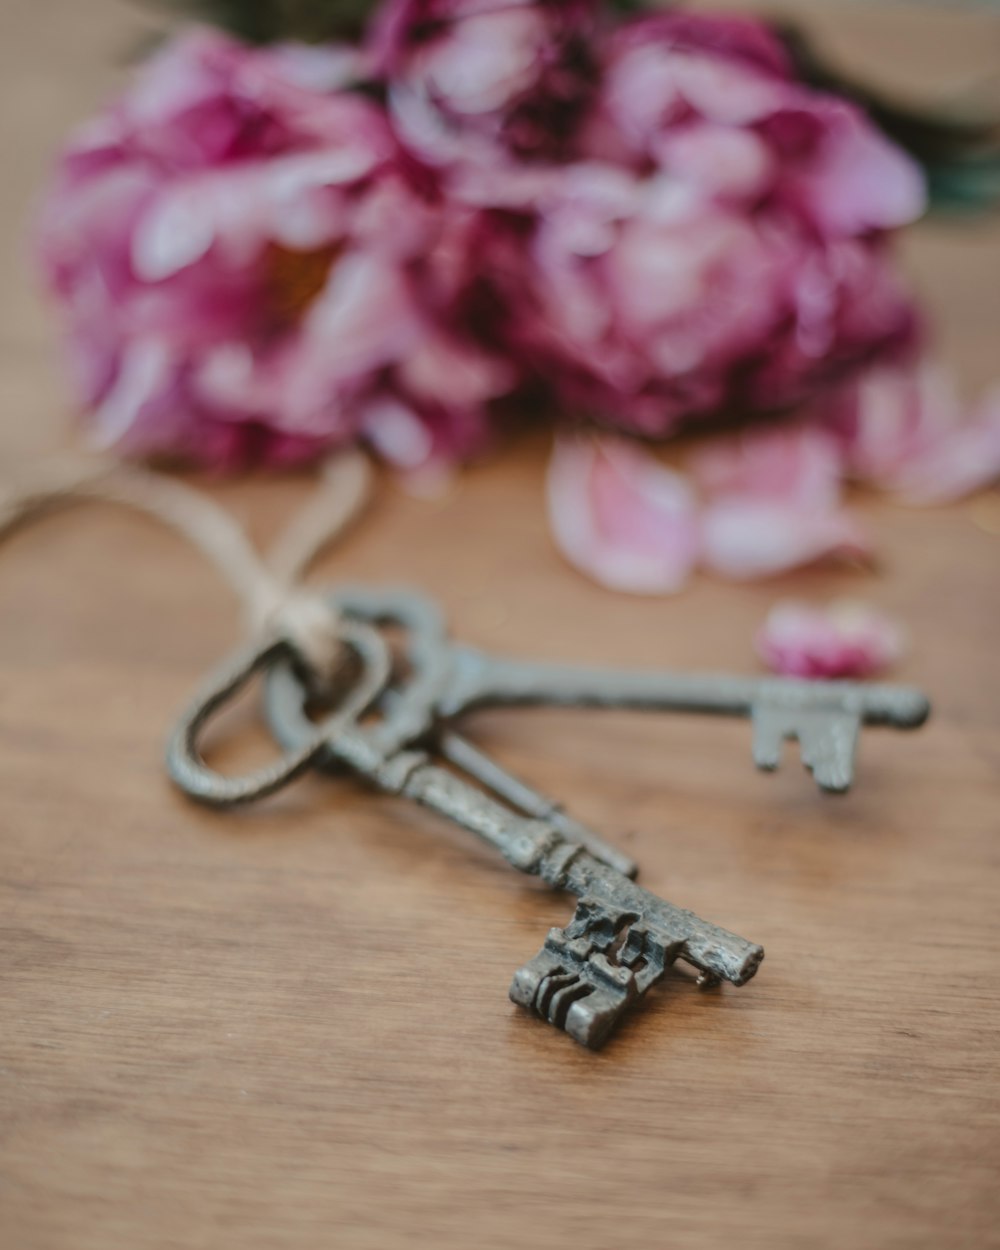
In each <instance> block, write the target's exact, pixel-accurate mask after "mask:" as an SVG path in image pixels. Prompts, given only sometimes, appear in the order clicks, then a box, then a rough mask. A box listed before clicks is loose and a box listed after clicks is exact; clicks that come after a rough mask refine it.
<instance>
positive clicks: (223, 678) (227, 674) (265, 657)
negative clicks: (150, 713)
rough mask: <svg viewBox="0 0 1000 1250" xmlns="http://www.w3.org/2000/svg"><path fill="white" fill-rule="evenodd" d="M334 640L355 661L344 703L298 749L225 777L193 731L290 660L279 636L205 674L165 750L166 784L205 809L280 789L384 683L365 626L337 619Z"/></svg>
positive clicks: (386, 672)
mask: <svg viewBox="0 0 1000 1250" xmlns="http://www.w3.org/2000/svg"><path fill="white" fill-rule="evenodd" d="M338 637H339V640H340V641H341V642H342V643H343V644H344V646H345V647H346V648H348V649H349V650H350V651H352V652H353V653H354V655H355V657H356V658H357V659H358V660H359V661H360V662H361V671H360V674H359V676H358V677H357V679H356V680H355V681H354V682H353V684H352V685H351V687H350V689H349V690H348V691H347V694H346V696H345V697H344V701H343V702H342V704H341V706H340V707H338V708H337V710H336V711H334V712H333V713H332V714H331V715H329V716H327V717H326V718H324V720H322V721H321V722H320V723H319V724H317V725H316V727H315V729H314V730H313V732H312V733H311V734H310V735H309V736H308V738H307V739H306V740H305V741H304V742H302V743H301V744H300V745H298V746H297V747H295V748H294V749H292V750H289V751H286V752H285V753H284V754H283V755H281V756H280V757H279V758H278V759H277V760H274V761H272V762H271V763H269V764H264V765H263V766H262V767H260V768H257V769H255V770H254V771H253V772H250V773H245V774H243V775H242V776H237V777H232V776H226V775H224V774H222V773H219V772H216V771H215V769H213V768H210V767H209V766H208V764H206V763H205V760H204V758H203V756H202V754H201V750H200V748H199V740H200V737H201V732H202V730H203V729H204V728H205V725H206V724H207V723H208V721H209V720H210V719H211V718H212V716H213V715H214V714H215V713H216V712H217V711H219V710H220V709H221V708H222V707H224V706H225V705H226V704H227V703H228V702H230V700H232V699H233V698H234V697H235V696H236V695H237V694H239V692H240V691H241V690H242V689H243V688H244V686H246V684H247V682H249V681H250V679H251V678H252V677H253V676H254V675H255V674H257V673H263V672H268V671H270V670H271V669H272V668H273V667H274V666H275V665H276V664H278V663H280V662H285V661H294V659H295V658H296V656H295V648H294V647H293V646H292V644H291V642H289V640H288V639H287V638H278V639H273V640H271V641H270V642H266V643H264V644H263V645H258V646H256V647H252V648H243V649H242V650H241V651H239V652H237V653H236V654H235V655H234V656H231V657H230V658H229V659H228V660H226V661H224V662H223V664H222V665H220V667H219V668H218V669H216V671H215V672H214V673H212V674H211V675H210V676H209V678H208V680H207V681H206V682H205V684H204V685H203V686H202V688H201V689H200V690H199V692H198V693H197V694H196V695H195V697H194V699H193V700H192V701H191V703H190V704H189V706H188V707H187V709H186V710H185V711H184V712H183V713H182V715H181V717H180V719H179V720H178V722H177V725H176V728H175V729H174V731H173V733H172V734H171V736H170V740H169V742H168V744H167V753H166V764H167V772H168V773H169V774H170V777H171V779H172V780H173V781H174V783H175V784H176V785H178V786H179V787H180V788H181V789H182V790H183V791H184V792H185V793H186V794H188V795H189V796H190V797H191V798H193V799H197V800H198V802H200V803H205V804H207V805H208V806H209V807H233V806H236V805H237V804H240V803H250V802H252V801H253V800H255V799H260V798H264V797H265V796H267V795H269V794H273V793H274V792H275V791H276V790H280V789H281V788H282V787H283V786H285V785H287V784H288V783H289V782H290V781H294V780H295V778H296V777H299V776H300V775H301V774H302V773H304V772H305V771H306V770H307V769H308V768H309V767H310V766H311V765H312V764H314V763H315V761H316V760H317V758H318V757H319V756H320V754H321V753H322V752H323V751H324V749H327V748H328V744H329V740H330V739H331V738H333V737H336V736H337V735H338V734H339V733H341V732H342V731H343V730H344V728H345V727H346V726H347V725H349V724H351V723H353V722H354V721H356V720H357V718H358V717H359V716H362V715H363V714H364V713H365V711H367V709H368V708H369V707H370V706H371V705H372V704H373V703H374V702H375V700H376V699H377V698H378V697H379V695H380V694H381V693H382V692H383V690H384V689H385V687H386V686H387V685H388V683H389V679H390V676H391V674H392V659H391V656H390V654H389V648H388V646H387V645H386V643H385V641H384V640H383V638H382V637H381V635H380V634H379V633H378V631H377V630H375V629H373V628H372V627H371V626H369V625H365V624H363V623H362V622H360V621H354V620H346V619H345V620H342V621H341V622H340V623H339V625H338Z"/></svg>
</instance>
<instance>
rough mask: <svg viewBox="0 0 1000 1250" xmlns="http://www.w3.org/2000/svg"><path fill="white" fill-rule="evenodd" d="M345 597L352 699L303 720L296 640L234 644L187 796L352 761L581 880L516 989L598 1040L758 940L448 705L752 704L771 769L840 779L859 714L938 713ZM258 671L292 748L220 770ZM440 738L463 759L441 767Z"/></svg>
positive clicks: (187, 751)
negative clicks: (393, 632) (508, 641)
mask: <svg viewBox="0 0 1000 1250" xmlns="http://www.w3.org/2000/svg"><path fill="white" fill-rule="evenodd" d="M333 600H334V602H335V603H336V605H337V607H338V608H339V609H340V611H341V612H342V613H343V615H344V619H345V627H344V635H343V636H344V641H345V643H346V644H347V645H348V646H349V647H350V648H351V649H352V650H353V652H354V654H355V659H356V667H357V668H358V670H359V673H360V676H357V675H356V676H355V677H354V678H353V679H352V680H351V682H350V683H349V689H348V690H347V691H346V694H345V698H346V702H345V703H344V704H343V705H342V706H341V708H340V710H339V711H338V712H336V713H335V714H334V715H333V716H332V717H331V718H329V719H328V720H327V721H326V722H324V723H322V724H321V725H319V726H318V727H317V726H316V725H314V724H313V723H312V722H311V721H310V720H309V719H308V716H307V714H306V710H305V705H306V702H307V691H306V689H305V687H304V685H303V683H302V681H301V680H300V677H299V676H298V675H297V673H296V670H295V667H294V665H293V663H292V658H293V657H292V656H291V654H290V651H289V648H288V647H287V646H282V645H281V644H275V645H273V646H272V647H271V648H269V649H267V650H266V651H262V652H258V653H252V654H250V655H247V656H241V657H238V658H237V661H236V662H235V663H234V664H231V665H230V666H228V667H227V668H226V669H225V670H224V671H223V672H222V673H221V674H220V675H219V676H218V677H217V678H216V679H214V680H213V681H212V682H211V683H210V685H209V687H208V689H207V690H206V691H205V692H204V694H203V695H202V697H201V698H200V699H199V700H198V701H196V703H195V704H194V706H193V707H192V709H191V710H190V711H189V713H188V714H187V715H186V716H185V717H184V718H183V719H182V721H181V723H180V725H179V726H178V729H177V731H176V732H175V734H174V736H173V739H172V741H171V743H170V746H169V748H168V767H169V770H170V773H171V775H172V777H173V778H174V780H175V781H176V782H177V783H178V784H179V785H180V786H181V787H182V788H183V789H184V790H185V791H187V792H188V793H189V794H191V795H192V796H194V797H196V798H198V799H200V800H202V801H204V802H209V803H214V804H220V805H225V804H231V803H234V802H242V801H247V800H249V799H250V798H253V797H256V796H257V795H258V794H261V793H267V792H269V791H271V790H273V789H275V788H277V786H278V785H280V784H283V783H284V782H285V781H287V780H289V779H290V778H291V777H293V776H295V775H297V774H298V773H300V772H301V771H303V769H305V768H307V767H310V766H320V767H323V768H327V769H330V770H333V771H342V770H344V769H347V770H350V771H352V772H354V773H355V774H356V775H359V776H361V777H362V778H364V779H366V780H367V781H368V782H369V783H371V784H372V785H374V786H375V787H376V788H377V789H379V790H382V791H384V792H386V793H390V794H396V795H403V796H406V797H409V798H412V799H414V800H416V801H417V802H419V803H421V804H422V805H424V806H426V807H429V808H432V809H433V810H435V811H437V812H439V813H441V814H442V815H445V816H447V817H449V818H450V819H452V820H454V821H456V822H457V823H458V824H460V825H462V826H463V827H464V828H466V829H469V830H470V831H472V832H473V833H476V834H477V835H478V836H480V837H481V838H483V839H484V840H486V841H487V842H489V843H490V844H491V845H493V846H494V847H496V848H497V849H498V850H499V851H500V852H501V854H503V855H504V857H505V858H506V859H507V860H508V862H510V863H511V864H512V865H513V866H514V867H516V868H518V869H520V870H521V871H523V872H526V873H530V874H533V875H537V876H539V877H541V878H542V879H543V880H544V881H546V882H547V883H548V884H549V885H551V886H553V887H554V888H557V889H565V890H568V891H569V892H571V893H573V894H575V895H576V896H577V898H578V900H579V901H578V904H577V909H576V912H575V914H574V916H573V919H572V921H571V922H570V924H569V925H567V926H566V927H565V928H564V929H552V930H551V931H550V933H549V936H548V938H547V939H546V941H545V944H544V945H543V947H542V949H541V951H540V952H539V954H538V955H536V956H535V957H534V959H532V960H531V961H530V962H529V963H528V964H526V965H525V966H524V967H523V968H522V969H520V971H519V972H518V973H517V974H516V975H515V977H514V980H513V983H512V985H511V989H510V996H511V998H512V999H513V1000H514V1002H516V1003H519V1004H520V1005H522V1006H525V1007H528V1008H530V1009H532V1010H534V1011H535V1012H536V1013H537V1014H539V1015H541V1016H542V1017H543V1018H545V1019H547V1020H548V1021H549V1022H550V1023H552V1024H555V1025H557V1026H558V1027H560V1028H563V1029H565V1030H566V1031H567V1032H568V1033H569V1034H570V1035H571V1036H572V1037H573V1038H575V1039H576V1040H577V1041H579V1042H581V1043H583V1044H584V1045H587V1046H591V1047H597V1046H600V1045H601V1044H602V1043H603V1041H604V1040H605V1038H606V1037H607V1035H608V1033H609V1031H610V1030H611V1028H612V1027H613V1026H614V1024H615V1023H616V1022H617V1021H618V1019H619V1018H620V1017H621V1015H622V1014H623V1012H625V1011H626V1010H627V1009H628V1008H629V1007H630V1006H631V1005H633V1004H634V1003H635V1002H637V1001H638V999H639V998H641V997H642V995H644V994H645V993H646V992H647V991H648V990H649V989H650V988H651V986H652V985H654V984H655V983H656V982H657V981H658V980H660V979H661V978H662V977H663V976H664V975H665V974H666V972H667V970H668V969H669V967H670V966H671V965H672V964H673V962H674V961H675V960H677V959H682V960H683V961H684V962H686V963H688V964H691V965H692V966H693V967H695V968H696V969H697V970H698V972H699V973H700V976H699V983H700V984H702V985H712V984H716V983H717V982H718V981H720V980H728V981H730V982H732V983H733V984H734V985H743V984H745V983H746V982H747V981H748V980H749V979H750V978H751V977H752V976H753V975H754V973H755V972H756V970H757V967H758V966H759V964H760V961H761V959H762V958H763V954H764V952H763V950H762V948H761V947H760V946H757V945H755V944H753V943H751V942H748V941H746V940H745V939H744V938H741V937H738V936H737V935H736V934H733V933H730V932H728V931H727V930H725V929H722V928H719V927H718V926H716V925H713V924H711V923H709V922H707V921H704V920H701V919H700V918H699V917H697V916H695V915H694V914H693V913H692V912H689V911H685V910H684V909H682V908H679V907H676V906H674V904H672V903H668V902H666V901H665V900H663V899H660V898H658V897H657V896H656V895H654V894H651V893H650V892H648V891H647V890H644V889H642V888H641V887H640V886H637V885H636V884H635V883H634V882H633V881H632V880H631V879H630V877H631V876H632V875H633V874H634V871H635V866H634V865H633V864H632V863H631V861H630V860H628V859H627V858H626V857H624V856H622V855H621V854H620V852H617V851H615V850H614V848H611V847H608V846H607V844H606V843H604V841H603V840H602V839H600V838H599V837H598V836H597V835H596V834H594V833H593V832H592V831H590V830H588V829H586V828H585V827H584V826H582V825H580V824H578V822H576V821H573V820H572V819H571V818H570V817H568V816H566V815H565V813H563V812H562V811H561V809H559V808H558V807H557V806H556V805H554V804H552V803H551V802H550V801H549V800H547V799H545V798H544V797H543V796H541V795H539V794H537V792H535V791H534V790H532V789H531V788H530V787H527V786H525V785H524V783H523V782H520V781H518V780H517V779H516V778H513V777H512V776H511V775H510V774H509V773H507V772H506V771H505V770H503V769H501V768H500V767H499V766H498V765H496V764H495V763H493V762H492V761H490V760H489V759H488V758H487V757H485V756H483V755H482V753H480V752H478V751H477V750H476V749H475V748H474V747H472V746H471V744H469V743H467V742H466V741H465V739H464V738H462V737H460V736H459V735H458V734H457V733H456V732H455V730H454V728H453V727H452V725H451V721H452V720H453V719H454V718H456V717H457V716H458V715H459V714H460V713H461V712H463V711H466V710H468V709H470V708H473V707H482V706H485V705H489V704H532V703H534V704H538V703H556V704H562V705H568V706H598V707H633V708H646V709H658V710H682V711H709V712H715V713H730V714H750V715H751V716H752V717H753V719H754V725H755V758H756V759H757V762H758V764H759V765H761V766H762V767H774V766H775V765H776V764H777V762H778V759H777V754H778V753H777V749H776V748H777V747H779V746H780V742H781V740H782V738H784V737H789V736H797V737H798V738H799V740H800V742H801V744H802V747H803V758H804V760H805V762H806V763H807V765H809V766H810V767H812V769H813V771H814V773H815V775H816V777H817V780H818V781H819V783H820V784H821V785H823V786H825V787H826V788H830V789H845V788H846V787H847V786H848V785H849V784H850V781H851V778H852V765H853V756H854V749H855V744H856V739H857V736H858V730H859V728H860V725H861V723H862V721H871V722H875V723H887V724H892V725H896V726H899V727H911V726H915V725H918V724H920V723H921V722H922V721H923V720H924V719H925V718H926V716H927V713H928V704H927V701H926V699H925V698H924V696H923V695H921V694H920V693H919V692H917V691H913V690H907V689H904V688H901V687H892V686H871V687H865V686H860V685H854V684H851V683H811V682H799V681H786V680H783V679H775V678H768V679H763V680H760V681H755V680H752V679H746V678H729V677H723V676H708V677H705V678H699V677H693V676H682V675H673V674H666V673H652V674H643V673H629V672H627V671H618V672H616V671H612V670H600V669H585V668H571V667H564V666H558V665H548V664H532V663H523V662H520V661H514V660H504V659H500V658H497V657H492V656H488V655H486V654H485V653H483V652H480V651H475V650H473V649H472V648H468V647H463V646H459V645H455V644H452V643H450V642H449V641H448V640H447V637H446V635H445V631H444V626H443V622H442V620H441V617H440V615H439V613H438V612H437V610H436V608H435V607H434V606H433V605H432V604H431V603H430V602H429V601H428V600H426V599H424V598H423V597H421V596H419V595H416V594H413V593H411V592H407V591H394V590H371V589H365V588H354V589H345V590H342V591H339V592H338V593H337V594H336V595H335V596H333ZM382 624H389V625H395V626H397V627H402V630H403V632H404V640H403V643H402V645H401V647H400V653H399V655H398V657H397V659H396V661H395V662H394V661H393V659H392V657H390V655H389V649H388V644H387V642H386V640H385V638H384V636H383V635H382V634H381V633H379V632H378V630H377V629H376V628H375V627H376V626H377V625H382ZM400 662H402V665H403V667H404V668H405V671H404V672H403V673H402V674H399V672H398V670H399V668H400ZM260 669H266V670H267V672H268V687H267V713H268V719H269V721H270V723H271V725H272V728H273V729H274V731H275V733H276V736H277V737H278V739H279V741H280V742H281V743H282V745H283V746H284V747H285V748H286V749H287V751H288V754H287V755H286V756H285V757H284V758H283V759H282V760H281V761H279V763H278V764H277V765H275V766H271V767H270V768H268V769H265V770H262V771H261V772H259V773H257V774H255V775H252V776H251V777H249V778H241V779H233V778H222V777H220V776H219V775H218V774H216V773H214V772H213V771H212V770H211V769H209V768H208V767H207V766H206V765H205V764H204V762H203V760H202V759H201V756H200V753H199V751H198V735H199V732H200V729H201V726H202V725H203V724H204V722H205V720H206V719H207V717H208V716H209V715H210V713H211V712H212V711H213V710H214V709H215V708H216V707H218V706H219V705H220V704H221V703H222V702H224V701H225V700H226V699H227V698H228V697H229V696H230V695H231V694H232V693H234V692H235V691H236V690H237V689H239V687H240V686H241V685H242V684H243V683H244V682H245V681H246V680H247V678H248V677H249V676H250V674H251V673H253V672H254V671H257V670H260ZM366 713H370V715H366ZM434 752H437V753H438V754H440V755H441V756H442V757H443V758H444V759H445V760H446V761H447V762H448V763H450V764H451V766H452V768H451V769H448V768H444V767H441V766H440V765H438V764H435V763H434V762H433V760H432V753H434ZM455 769H458V770H461V771H463V772H465V773H466V774H467V775H468V776H470V777H472V778H474V779H475V780H476V781H477V782H478V783H479V785H472V784H470V782H469V781H468V780H466V779H464V778H463V777H461V776H459V775H457V773H456V772H455V771H454V770H455ZM488 791H491V792H492V794H491V793H488ZM498 800H501V801H498Z"/></svg>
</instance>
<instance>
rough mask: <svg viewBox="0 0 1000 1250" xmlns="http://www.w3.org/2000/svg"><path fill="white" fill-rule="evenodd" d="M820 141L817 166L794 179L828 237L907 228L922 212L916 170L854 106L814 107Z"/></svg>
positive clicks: (924, 194) (920, 181)
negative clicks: (819, 121)
mask: <svg viewBox="0 0 1000 1250" xmlns="http://www.w3.org/2000/svg"><path fill="white" fill-rule="evenodd" d="M812 111H813V112H814V113H815V115H816V117H817V118H818V119H821V120H822V125H823V131H824V133H823V139H822V142H821V143H820V145H819V147H818V149H817V154H816V158H815V161H814V162H813V164H812V165H811V166H810V167H809V168H807V169H806V170H805V171H804V173H803V174H802V176H801V179H793V182H797V184H798V187H799V189H800V191H801V193H802V194H803V196H804V198H805V200H806V202H807V203H808V205H809V207H810V210H811V211H812V213H813V215H814V217H815V219H816V220H817V221H818V222H819V224H820V226H821V227H822V228H823V230H824V231H827V232H829V233H831V234H844V235H854V234H864V233H865V231H867V230H885V229H891V228H893V227H896V226H905V225H907V224H909V223H910V222H911V221H915V220H916V218H917V217H919V216H920V214H921V213H922V212H923V211H924V208H925V207H926V204H927V188H926V183H925V181H924V176H923V174H922V173H921V170H920V166H919V165H918V164H917V163H916V161H914V160H913V158H912V157H910V156H908V155H907V154H906V153H905V152H904V151H903V150H902V148H899V147H897V146H896V145H895V144H894V143H892V142H890V140H888V139H887V138H886V137H885V135H883V134H882V132H881V131H879V130H876V129H875V127H874V126H873V125H872V124H871V122H870V121H868V119H867V118H866V117H865V116H864V115H863V114H862V113H861V112H860V111H859V110H857V109H856V108H854V107H853V106H852V105H849V104H846V103H844V102H842V101H836V102H823V103H822V104H819V103H817V104H814V105H813V110H812Z"/></svg>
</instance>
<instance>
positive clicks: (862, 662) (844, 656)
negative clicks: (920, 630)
mask: <svg viewBox="0 0 1000 1250" xmlns="http://www.w3.org/2000/svg"><path fill="white" fill-rule="evenodd" d="M754 646H755V647H756V650H757V654H758V655H759V656H760V658H761V659H762V660H763V661H764V663H765V664H766V665H767V666H768V668H770V669H771V670H772V671H773V672H776V673H784V674H786V675H788V676H790V677H817V678H826V679H830V678H839V677H869V676H871V675H872V674H874V673H877V672H880V671H881V670H882V669H884V668H887V667H888V666H889V665H890V664H892V663H894V662H895V661H896V660H898V659H899V657H900V655H902V653H903V634H902V631H901V630H900V628H899V627H898V626H897V625H896V624H895V622H893V621H891V620H890V619H889V618H888V617H887V616H885V615H883V614H882V613H881V612H878V611H877V610H876V609H875V608H872V607H869V606H867V605H866V604H863V603H853V602H851V601H849V600H840V601H838V602H835V603H831V604H830V605H829V606H828V607H827V608H813V607H810V606H809V605H808V604H805V603H797V602H795V601H794V600H786V601H784V602H782V603H778V604H775V606H774V607H773V608H772V609H771V611H770V612H769V613H768V615H767V619H766V620H765V621H764V624H763V625H762V626H761V628H760V630H759V631H758V633H757V637H756V638H755V640H754Z"/></svg>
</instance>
